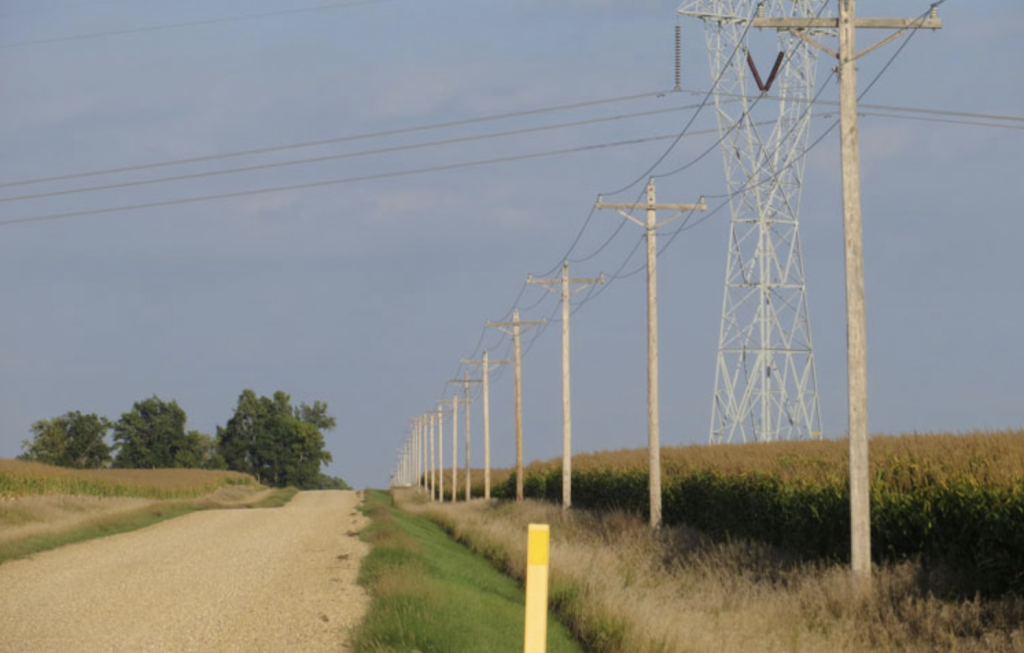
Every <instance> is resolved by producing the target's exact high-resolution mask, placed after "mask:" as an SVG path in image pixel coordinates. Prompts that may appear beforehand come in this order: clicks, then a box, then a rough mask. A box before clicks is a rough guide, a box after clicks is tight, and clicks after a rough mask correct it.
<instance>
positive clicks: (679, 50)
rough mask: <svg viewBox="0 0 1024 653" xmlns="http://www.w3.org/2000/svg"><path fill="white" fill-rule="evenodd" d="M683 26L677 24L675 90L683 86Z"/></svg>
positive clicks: (679, 89) (681, 88)
mask: <svg viewBox="0 0 1024 653" xmlns="http://www.w3.org/2000/svg"><path fill="white" fill-rule="evenodd" d="M682 67H683V64H682V28H681V27H680V26H679V25H676V87H675V90H677V91H681V90H683V87H682V86H680V82H681V81H682V76H683V72H682Z"/></svg>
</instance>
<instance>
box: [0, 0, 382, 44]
mask: <svg viewBox="0 0 1024 653" xmlns="http://www.w3.org/2000/svg"><path fill="white" fill-rule="evenodd" d="M398 1H399V0H350V1H349V2H332V3H330V4H325V5H316V6H313V7H300V8H298V9H282V10H280V11H268V12H265V13H261V14H244V15H241V16H229V17H226V18H211V19H208V20H193V21H188V22H184V23H169V24H165V25H152V26H150V27H132V28H129V29H120V30H111V31H108V32H93V33H91V34H75V35H72V36H59V37H56V38H52V39H38V40H34V41H19V42H15V43H0V50H9V49H11V48H22V47H26V46H29V45H45V44H50V43H66V42H68V41H87V40H90V39H98V38H103V37H107V36H123V35H126V34H141V33H144V32H157V31H163V30H169V29H178V28H181V27H198V26H201V25H219V24H221V23H233V22H237V21H242V20H255V19H259V18H273V17H276V16H287V15H291V14H302V13H309V12H314V11H326V10H330V9H344V8H346V7H357V6H360V5H376V4H382V3H385V2H398Z"/></svg>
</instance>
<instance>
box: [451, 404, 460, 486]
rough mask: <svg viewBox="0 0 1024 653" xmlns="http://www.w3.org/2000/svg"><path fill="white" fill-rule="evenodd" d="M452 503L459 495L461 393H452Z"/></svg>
mask: <svg viewBox="0 0 1024 653" xmlns="http://www.w3.org/2000/svg"><path fill="white" fill-rule="evenodd" d="M451 403H452V503H455V501H456V500H457V499H458V495H459V393H457V392H456V393H455V394H453V395H452V400H451Z"/></svg>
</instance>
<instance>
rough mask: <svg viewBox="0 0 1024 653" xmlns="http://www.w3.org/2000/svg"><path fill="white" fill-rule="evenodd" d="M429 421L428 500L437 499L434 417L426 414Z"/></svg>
mask: <svg viewBox="0 0 1024 653" xmlns="http://www.w3.org/2000/svg"><path fill="white" fill-rule="evenodd" d="M428 419H429V421H430V500H431V501H437V453H436V452H437V450H436V448H435V446H434V422H435V421H436V419H437V418H436V417H435V416H434V415H433V414H430V415H428Z"/></svg>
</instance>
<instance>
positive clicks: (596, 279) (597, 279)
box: [526, 274, 605, 292]
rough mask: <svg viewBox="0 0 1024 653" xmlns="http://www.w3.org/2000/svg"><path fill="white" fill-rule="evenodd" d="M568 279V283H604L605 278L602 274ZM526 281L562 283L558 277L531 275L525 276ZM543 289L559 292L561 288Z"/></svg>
mask: <svg viewBox="0 0 1024 653" xmlns="http://www.w3.org/2000/svg"><path fill="white" fill-rule="evenodd" d="M568 281H569V283H586V284H591V283H604V282H605V279H604V274H602V275H601V276H599V277H592V278H590V279H569V280H568ZM526 283H539V284H543V285H545V286H552V285H555V284H561V283H562V278H561V277H558V278H557V279H536V278H534V277H533V276H528V277H526ZM545 290H550V291H551V292H561V289H556V288H545Z"/></svg>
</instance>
